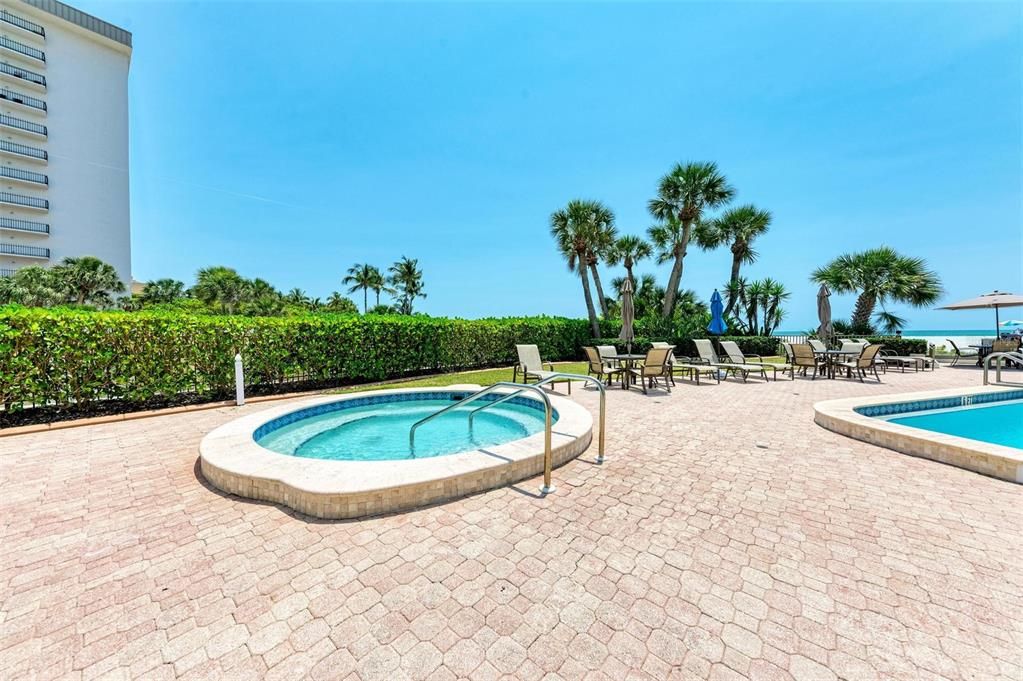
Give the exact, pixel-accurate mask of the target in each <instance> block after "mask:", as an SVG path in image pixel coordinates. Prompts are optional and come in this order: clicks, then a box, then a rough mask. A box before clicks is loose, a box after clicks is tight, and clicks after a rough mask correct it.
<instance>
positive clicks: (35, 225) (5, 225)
mask: <svg viewBox="0 0 1023 681" xmlns="http://www.w3.org/2000/svg"><path fill="white" fill-rule="evenodd" d="M0 229H15V230H18V231H20V232H36V233H37V234H49V233H50V226H49V225H47V224H44V223H42V222H32V221H31V220H18V219H16V218H8V217H0Z"/></svg>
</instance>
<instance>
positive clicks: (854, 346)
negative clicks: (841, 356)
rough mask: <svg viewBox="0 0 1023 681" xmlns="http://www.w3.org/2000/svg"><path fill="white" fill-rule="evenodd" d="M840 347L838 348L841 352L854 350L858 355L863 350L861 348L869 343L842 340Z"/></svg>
mask: <svg viewBox="0 0 1023 681" xmlns="http://www.w3.org/2000/svg"><path fill="white" fill-rule="evenodd" d="M841 343H842V347H841V348H839V349H840V350H841V351H842V352H855V353H856V354H857V355H859V354H860V353H861V352H863V348H865V347H867V346H868V345H870V343H861V342H860V341H851V340H842V341H841Z"/></svg>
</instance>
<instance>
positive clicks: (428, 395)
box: [252, 390, 558, 442]
mask: <svg viewBox="0 0 1023 681" xmlns="http://www.w3.org/2000/svg"><path fill="white" fill-rule="evenodd" d="M470 394H472V393H468V392H461V391H457V390H438V391H429V392H420V391H409V392H398V393H389V394H387V395H367V396H365V397H355V398H352V399H347V400H346V399H338V400H336V401H334V402H326V403H324V404H317V405H316V406H313V407H305V408H304V409H298V410H296V411H292V412H289V413H287V414H284V415H283V416H278V417H277V418H275V419H271V420H269V421H267V422H266V423H264V424H263V425H261V426H260V427H259V428H256V430H255V431H254V432H253V433H252V439H253V440H256V441H257V442H258V441H259V440H261V439H263V438H264V437H266V436H267V435H269V434H270V433H272V432H274V431H275V430H280V429H281V428H284V427H285V426H290V425H291V424H292V423H295V422H296V421H301V420H303V419H308V418H313V417H315V416H321V415H323V414H330V413H332V412H336V411H344V410H346V409H355V408H357V407H368V406H371V405H374V404H387V403H390V402H418V401H421V400H451V399H454V398H457V399H465V398H466V397H468V396H469V395H470ZM500 397H503V395H500V394H495V393H491V394H489V395H484V396H483V397H481V398H480V400H481V401H484V402H493V401H494V400H496V399H498V398H500ZM508 402H509V403H510V404H515V405H519V406H522V407H528V408H530V409H536V410H537V411H540V412H542V411H543V410H544V408H543V404H542V403H541V402H538V401H537V400H531V399H529V398H528V397H513V398H512V399H510V400H508ZM557 419H558V411H557V409H552V414H551V420H552V421H557Z"/></svg>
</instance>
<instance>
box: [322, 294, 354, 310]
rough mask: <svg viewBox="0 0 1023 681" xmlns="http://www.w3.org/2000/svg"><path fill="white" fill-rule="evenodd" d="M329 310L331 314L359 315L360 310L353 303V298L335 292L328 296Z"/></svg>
mask: <svg viewBox="0 0 1023 681" xmlns="http://www.w3.org/2000/svg"><path fill="white" fill-rule="evenodd" d="M326 307H327V309H328V310H330V311H331V312H347V313H355V314H358V312H359V308H358V307H357V306H356V305H355V303H353V302H352V300H351V298H348V297H347V296H344V295H342V294H341V293H340V292H338V291H333V292H331V294H330V295H329V296H327V306H326Z"/></svg>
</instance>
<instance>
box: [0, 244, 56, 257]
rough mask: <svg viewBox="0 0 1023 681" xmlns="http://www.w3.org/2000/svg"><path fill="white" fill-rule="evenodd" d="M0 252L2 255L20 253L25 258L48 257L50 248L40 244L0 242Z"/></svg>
mask: <svg viewBox="0 0 1023 681" xmlns="http://www.w3.org/2000/svg"><path fill="white" fill-rule="evenodd" d="M0 253H2V254H4V255H20V256H23V257H25V258H49V257H50V249H49V248H42V247H40V246H22V245H21V244H3V243H0Z"/></svg>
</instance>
